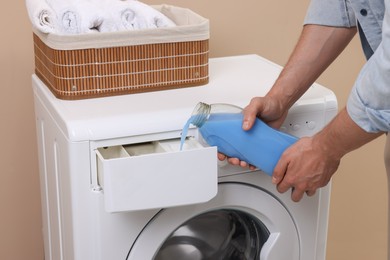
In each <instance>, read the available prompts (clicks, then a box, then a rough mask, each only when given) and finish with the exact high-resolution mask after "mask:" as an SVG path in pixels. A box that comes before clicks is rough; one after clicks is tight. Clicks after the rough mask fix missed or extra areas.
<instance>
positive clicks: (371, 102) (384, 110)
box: [347, 0, 390, 132]
mask: <svg viewBox="0 0 390 260" xmlns="http://www.w3.org/2000/svg"><path fill="white" fill-rule="evenodd" d="M389 8H390V0H385V14H384V19H383V27H382V42H381V43H380V44H379V46H378V48H377V49H376V51H375V53H374V54H373V55H372V56H371V58H370V59H369V60H368V61H367V63H366V64H365V65H364V67H363V69H362V70H361V72H360V74H359V76H358V78H357V80H356V82H355V84H354V87H353V89H352V92H351V94H350V96H349V98H348V103H347V110H348V114H349V115H350V116H351V118H352V120H353V121H354V122H355V123H357V124H358V125H359V126H360V127H361V128H363V129H364V130H365V131H367V132H381V131H384V132H389V131H390V10H389Z"/></svg>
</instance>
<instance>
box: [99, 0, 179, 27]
mask: <svg viewBox="0 0 390 260" xmlns="http://www.w3.org/2000/svg"><path fill="white" fill-rule="evenodd" d="M106 3H107V2H106ZM109 5H110V6H109V7H108V6H107V8H105V10H107V13H106V15H105V19H104V22H103V24H104V23H105V22H108V21H111V22H112V23H114V24H116V25H117V29H118V30H137V29H147V28H160V27H173V26H175V23H174V22H173V21H172V20H171V19H169V18H168V17H166V16H165V15H164V14H162V13H161V12H159V11H157V10H156V9H154V8H153V7H151V6H149V5H147V4H144V3H142V2H140V1H137V0H120V1H117V2H115V1H110V3H109ZM108 16H109V17H108Z"/></svg>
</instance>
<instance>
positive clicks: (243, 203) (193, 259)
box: [127, 183, 300, 260]
mask: <svg viewBox="0 0 390 260" xmlns="http://www.w3.org/2000/svg"><path fill="white" fill-rule="evenodd" d="M200 192H201V191H200ZM299 248H300V245H299V238H298V232H297V229H296V226H295V224H294V221H293V219H292V217H291V215H290V214H289V212H288V211H287V209H286V208H285V207H284V206H283V205H282V204H281V202H280V201H279V200H277V199H276V198H275V197H274V196H272V195H271V194H269V193H268V192H267V191H265V190H263V189H261V188H259V187H256V186H252V185H249V184H244V183H222V184H219V187H218V194H217V196H216V197H215V198H214V199H212V200H211V201H209V202H208V203H203V204H198V205H192V206H183V207H177V208H170V209H165V210H162V211H160V212H159V213H158V214H157V215H156V216H155V217H154V219H153V220H152V221H151V222H150V223H149V224H148V225H147V226H146V227H145V229H144V230H143V232H142V233H141V234H140V235H139V237H138V239H137V240H136V241H135V243H134V244H133V245H132V247H131V249H130V251H129V254H128V257H127V259H128V260H150V259H154V260H172V259H175V260H182V259H183V260H219V259H220V260H227V259H232V260H235V259H237V260H281V259H289V260H298V259H300V258H299V254H300V250H299Z"/></svg>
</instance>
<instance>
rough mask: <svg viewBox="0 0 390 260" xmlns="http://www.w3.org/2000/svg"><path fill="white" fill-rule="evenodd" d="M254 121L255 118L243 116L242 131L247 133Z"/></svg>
mask: <svg viewBox="0 0 390 260" xmlns="http://www.w3.org/2000/svg"><path fill="white" fill-rule="evenodd" d="M255 120H256V117H253V116H250V115H245V114H244V119H243V121H242V129H244V130H245V131H248V130H249V129H251V128H252V126H253V124H254V122H255Z"/></svg>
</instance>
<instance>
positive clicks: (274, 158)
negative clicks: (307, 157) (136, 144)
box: [182, 102, 298, 175]
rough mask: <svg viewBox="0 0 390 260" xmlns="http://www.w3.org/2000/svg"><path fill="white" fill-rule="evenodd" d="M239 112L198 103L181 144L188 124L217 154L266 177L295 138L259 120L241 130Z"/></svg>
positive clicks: (216, 105) (226, 105)
mask: <svg viewBox="0 0 390 260" xmlns="http://www.w3.org/2000/svg"><path fill="white" fill-rule="evenodd" d="M242 111H243V110H242V108H240V107H237V106H234V105H230V104H211V105H210V104H206V103H202V102H200V103H198V104H197V105H196V107H195V109H194V111H193V113H192V116H191V117H190V119H189V120H188V121H187V123H186V125H185V126H184V128H183V133H182V134H183V135H184V138H183V136H182V143H183V142H184V139H185V135H186V133H187V130H188V127H189V125H190V124H192V125H194V126H196V127H198V129H199V132H200V134H201V136H202V137H203V139H204V140H205V141H206V142H207V144H209V145H210V146H216V147H217V149H218V152H220V153H223V154H225V155H227V156H229V157H234V158H239V159H240V160H242V161H245V162H247V163H249V164H251V165H254V166H256V167H257V168H259V169H260V170H262V171H263V172H265V173H267V174H268V175H272V173H273V170H274V168H275V166H276V164H277V162H278V160H279V158H280V156H281V155H282V153H283V152H284V150H286V149H287V148H288V147H289V146H290V145H292V144H294V143H295V142H296V141H297V140H298V138H297V137H295V136H292V135H289V134H286V133H283V132H281V131H278V130H276V129H273V128H271V127H270V126H268V125H267V124H266V123H264V122H263V121H262V120H260V119H256V122H255V124H254V125H253V127H252V128H251V129H250V130H248V131H245V130H243V129H242V121H243V113H242Z"/></svg>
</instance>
